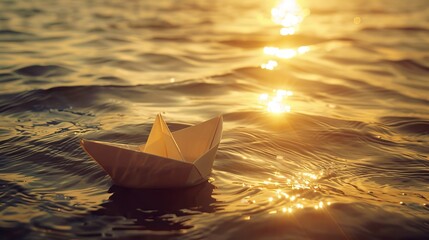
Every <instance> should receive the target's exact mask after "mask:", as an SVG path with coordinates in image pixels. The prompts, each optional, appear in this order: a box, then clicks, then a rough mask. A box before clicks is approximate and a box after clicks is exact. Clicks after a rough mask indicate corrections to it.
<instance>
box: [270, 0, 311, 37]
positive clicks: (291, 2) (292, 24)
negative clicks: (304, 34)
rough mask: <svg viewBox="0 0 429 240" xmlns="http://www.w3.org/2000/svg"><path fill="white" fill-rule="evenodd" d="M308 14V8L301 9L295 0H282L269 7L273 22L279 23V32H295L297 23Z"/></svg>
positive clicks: (283, 33)
mask: <svg viewBox="0 0 429 240" xmlns="http://www.w3.org/2000/svg"><path fill="white" fill-rule="evenodd" d="M309 14H310V10H309V9H303V8H302V7H301V6H300V5H299V4H298V2H297V1H296V0H283V1H281V2H280V3H279V4H278V5H277V6H275V7H274V8H273V9H271V18H272V20H273V22H274V23H276V24H278V25H281V26H282V28H281V29H280V34H281V35H283V36H285V35H293V34H295V32H296V30H297V28H298V26H299V24H300V23H301V22H302V21H303V20H304V18H305V17H307V16H308V15H309Z"/></svg>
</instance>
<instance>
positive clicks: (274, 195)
mask: <svg viewBox="0 0 429 240" xmlns="http://www.w3.org/2000/svg"><path fill="white" fill-rule="evenodd" d="M322 176H323V173H320V174H316V173H311V172H299V173H297V174H295V175H294V176H289V177H287V176H284V175H282V174H281V173H279V172H275V173H274V175H273V177H270V178H268V179H266V180H264V181H262V182H261V183H260V184H259V185H256V186H252V187H257V188H258V189H259V190H260V192H259V194H258V195H259V196H256V195H254V196H246V197H245V198H244V199H243V200H242V203H246V204H255V203H256V200H255V199H258V203H259V204H260V205H265V206H269V207H268V208H267V213H268V214H280V213H283V214H293V213H294V212H296V211H299V210H301V209H304V208H310V209H315V210H323V209H325V208H327V207H329V206H330V205H331V202H330V201H323V200H321V199H320V198H318V197H315V196H317V194H316V195H314V193H317V192H318V191H320V187H319V186H318V183H317V181H318V180H319V179H321V178H322ZM311 196H313V197H311ZM249 219H250V217H249Z"/></svg>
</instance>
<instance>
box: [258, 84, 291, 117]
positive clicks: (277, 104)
mask: <svg viewBox="0 0 429 240" xmlns="http://www.w3.org/2000/svg"><path fill="white" fill-rule="evenodd" d="M292 95H293V92H292V91H289V90H283V89H276V90H274V91H273V94H271V95H270V94H267V93H263V94H261V95H259V102H260V103H261V104H262V105H263V106H265V107H266V109H267V111H268V112H270V113H277V114H280V113H285V112H290V110H291V107H290V106H289V105H288V104H286V99H287V98H288V97H290V96H292Z"/></svg>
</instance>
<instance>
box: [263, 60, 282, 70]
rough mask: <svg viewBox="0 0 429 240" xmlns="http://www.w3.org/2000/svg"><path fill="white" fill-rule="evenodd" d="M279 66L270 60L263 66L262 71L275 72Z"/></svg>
mask: <svg viewBox="0 0 429 240" xmlns="http://www.w3.org/2000/svg"><path fill="white" fill-rule="evenodd" d="M278 65H279V64H278V63H277V61H275V60H269V61H268V62H267V63H263V64H261V68H262V69H267V70H274V68H276V67H277V66H278Z"/></svg>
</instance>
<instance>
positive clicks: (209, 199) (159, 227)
mask: <svg viewBox="0 0 429 240" xmlns="http://www.w3.org/2000/svg"><path fill="white" fill-rule="evenodd" d="M214 189H215V186H214V185H213V184H211V183H209V182H204V183H202V184H199V185H196V186H193V187H187V188H177V189H131V188H124V187H120V186H116V185H113V186H112V187H111V188H110V189H109V191H108V192H110V193H113V194H112V195H111V196H110V197H109V200H108V201H107V202H105V203H102V204H101V207H102V208H100V209H98V210H95V211H94V212H92V213H93V214H95V215H105V216H115V217H118V216H121V217H125V218H127V219H134V220H135V222H134V226H135V225H138V226H139V228H140V229H144V230H155V231H172V230H181V229H189V228H192V227H193V226H191V225H188V224H186V222H185V221H184V219H183V218H180V217H182V216H190V215H195V214H198V213H212V212H215V211H217V210H218V209H219V208H220V206H219V204H217V203H219V202H218V201H217V200H216V199H215V198H213V190H214Z"/></svg>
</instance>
